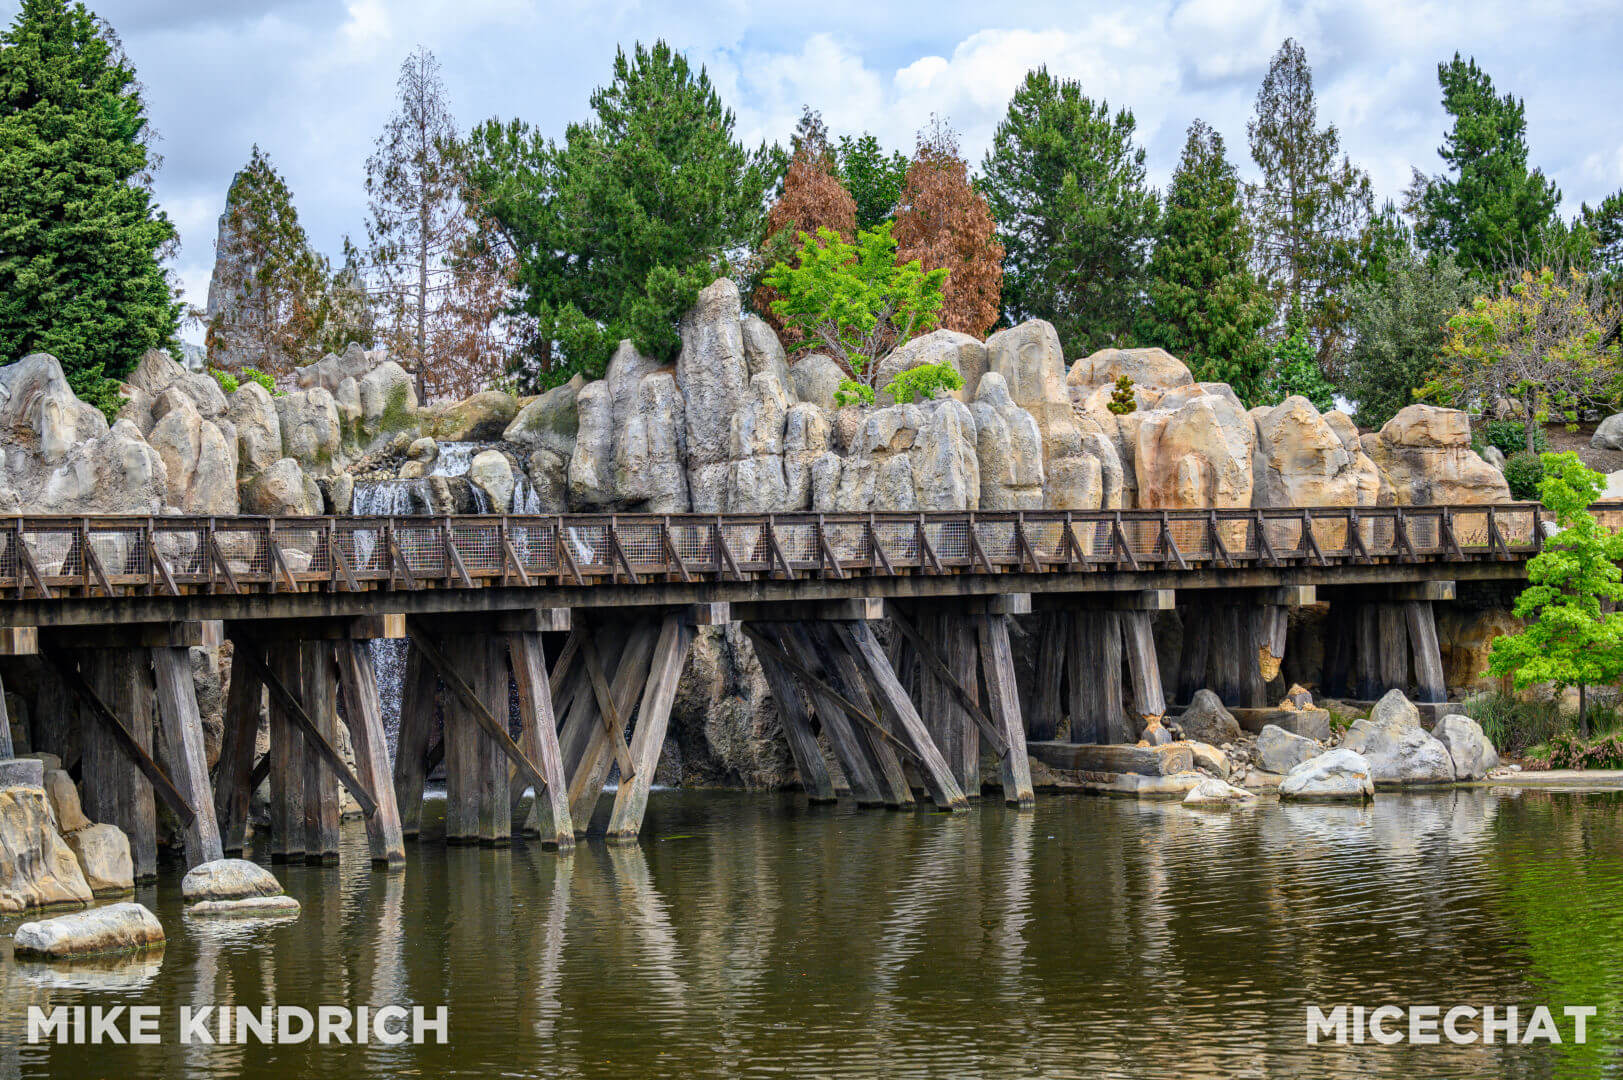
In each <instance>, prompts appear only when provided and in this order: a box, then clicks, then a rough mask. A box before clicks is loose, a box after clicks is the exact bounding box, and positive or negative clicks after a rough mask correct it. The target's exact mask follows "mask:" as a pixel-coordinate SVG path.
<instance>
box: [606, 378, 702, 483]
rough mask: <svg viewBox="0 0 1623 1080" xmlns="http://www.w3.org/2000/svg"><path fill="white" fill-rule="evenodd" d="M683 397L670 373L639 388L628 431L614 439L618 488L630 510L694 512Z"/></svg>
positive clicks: (643, 382) (627, 419) (614, 474)
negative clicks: (687, 466)
mask: <svg viewBox="0 0 1623 1080" xmlns="http://www.w3.org/2000/svg"><path fill="white" fill-rule="evenodd" d="M684 414H685V407H684V403H683V401H682V393H681V391H680V390H678V389H677V386H676V379H675V377H674V376H673V375H672V374H671V373H670V371H669V370H664V369H662V370H660V371H656V372H653V373H651V374H648V375H645V376H643V378H642V379H641V380H640V381H639V382H638V383H637V391H636V394H635V396H634V398H633V400H632V402H631V403H630V406H629V411H628V413H627V414H626V417H625V423H624V426H623V427H622V428H620V429H619V430H617V432H616V434H615V439H614V468H613V470H612V479H613V487H614V491H615V494H616V497H617V498H618V499H619V501H620V502H621V503H622V504H623V505H626V506H628V507H629V508H633V509H638V510H642V511H645V512H647V513H652V514H680V513H686V512H687V511H688V510H689V509H691V508H693V500H692V496H691V495H690V493H689V491H688V477H689V473H688V471H687V470H686V469H685V468H684V467H683V462H684V459H685V458H686V456H687V446H686V435H685V432H686V420H685V415H684Z"/></svg>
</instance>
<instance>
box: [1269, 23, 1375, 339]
mask: <svg viewBox="0 0 1623 1080" xmlns="http://www.w3.org/2000/svg"><path fill="white" fill-rule="evenodd" d="M1246 134H1247V135H1248V136H1249V138H1250V142H1251V157H1252V160H1254V161H1255V162H1256V163H1257V167H1258V168H1259V169H1260V170H1261V172H1262V180H1261V182H1260V183H1258V184H1254V185H1252V186H1251V187H1250V188H1249V189H1248V190H1247V193H1246V202H1247V209H1248V211H1249V213H1250V216H1251V227H1252V235H1253V239H1254V243H1255V251H1256V259H1257V265H1258V269H1259V271H1260V273H1261V274H1262V276H1263V278H1264V279H1265V280H1266V281H1268V283H1269V285H1270V286H1271V287H1272V288H1273V290H1274V294H1275V303H1276V307H1277V308H1279V309H1280V310H1290V309H1292V308H1293V307H1300V308H1301V310H1302V312H1303V315H1304V317H1305V318H1306V320H1307V331H1308V334H1309V337H1310V338H1311V339H1312V342H1313V344H1314V346H1315V348H1316V350H1317V356H1318V362H1319V364H1320V366H1321V367H1328V366H1331V365H1332V362H1333V359H1334V357H1335V354H1336V353H1337V351H1338V350H1339V349H1340V348H1341V347H1342V344H1343V340H1344V338H1345V336H1346V322H1347V316H1348V308H1347V302H1346V290H1347V287H1348V286H1349V285H1350V284H1352V282H1353V281H1355V280H1357V279H1358V276H1359V272H1360V268H1361V266H1362V264H1363V251H1362V244H1363V241H1364V238H1365V229H1366V226H1367V225H1368V223H1369V221H1370V219H1371V217H1372V216H1373V213H1374V195H1373V193H1372V190H1371V188H1370V182H1369V176H1368V174H1366V173H1365V172H1364V171H1363V170H1362V169H1359V168H1357V167H1355V166H1354V165H1353V164H1352V161H1351V160H1350V159H1349V158H1347V157H1346V156H1345V155H1344V154H1342V153H1341V136H1340V134H1339V133H1338V132H1337V131H1336V128H1335V125H1334V124H1331V125H1329V126H1327V127H1324V128H1322V129H1321V128H1320V127H1319V126H1318V103H1317V101H1316V100H1315V98H1314V95H1313V71H1312V69H1311V68H1309V67H1308V63H1307V53H1306V52H1305V51H1304V50H1303V49H1302V47H1301V46H1300V45H1298V44H1297V43H1296V42H1295V41H1294V40H1292V39H1290V38H1287V39H1286V40H1285V43H1284V44H1283V45H1281V46H1280V48H1279V52H1277V53H1275V54H1274V59H1273V62H1272V63H1271V64H1270V65H1269V67H1268V74H1267V76H1266V77H1264V79H1263V81H1262V87H1261V89H1259V90H1258V91H1257V101H1256V111H1255V114H1254V115H1253V116H1252V118H1251V120H1250V122H1249V123H1248V124H1247V125H1246ZM1338 159H1339V160H1338Z"/></svg>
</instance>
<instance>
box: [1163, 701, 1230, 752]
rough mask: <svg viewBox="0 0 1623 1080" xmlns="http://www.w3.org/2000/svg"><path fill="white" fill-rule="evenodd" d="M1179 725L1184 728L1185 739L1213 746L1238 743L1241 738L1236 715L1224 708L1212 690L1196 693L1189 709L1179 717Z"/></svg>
mask: <svg viewBox="0 0 1623 1080" xmlns="http://www.w3.org/2000/svg"><path fill="white" fill-rule="evenodd" d="M1178 724H1179V726H1181V727H1182V728H1183V734H1184V738H1186V739H1192V740H1195V741H1196V742H1204V743H1211V744H1212V745H1213V746H1221V745H1222V744H1223V743H1231V742H1237V741H1239V738H1240V725H1239V723H1238V721H1236V720H1235V719H1234V714H1233V713H1231V712H1229V711H1228V710H1227V709H1225V708H1223V702H1222V701H1221V700H1220V699H1219V698H1218V696H1217V695H1216V694H1214V693H1212V692H1211V691H1210V690H1197V691H1195V696H1194V697H1193V698H1191V699H1190V702H1189V708H1187V709H1185V710H1184V713H1183V715H1182V716H1180V717H1178Z"/></svg>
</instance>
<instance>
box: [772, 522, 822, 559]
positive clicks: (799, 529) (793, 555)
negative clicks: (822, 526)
mask: <svg viewBox="0 0 1623 1080" xmlns="http://www.w3.org/2000/svg"><path fill="white" fill-rule="evenodd" d="M772 532H773V534H774V535H776V536H777V538H778V546H779V547H781V548H782V549H783V556H784V558H786V559H788V560H789V562H790V563H792V564H793V563H808V562H816V561H817V560H818V558H819V552H818V550H817V523H816V522H814V521H791V522H774V523H773V525H772Z"/></svg>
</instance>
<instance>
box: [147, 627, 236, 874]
mask: <svg viewBox="0 0 1623 1080" xmlns="http://www.w3.org/2000/svg"><path fill="white" fill-rule="evenodd" d="M152 667H153V673H154V675H155V676H156V684H157V699H158V722H159V723H160V724H162V725H163V745H164V749H165V751H166V753H165V757H166V758H167V760H166V761H165V762H164V767H165V771H167V772H168V774H169V776H170V778H171V779H172V780H173V781H174V784H175V787H176V788H178V789H179V790H180V793H181V795H182V796H183V797H184V798H185V799H186V801H187V803H189V804H190V805H191V807H192V809H193V810H194V811H196V814H195V816H194V817H193V818H192V821H191V824H189V825H187V826H186V827H185V829H184V830H183V834H182V835H183V836H184V837H185V849H186V865H187V866H188V867H192V866H197V865H198V864H200V863H205V862H212V861H213V860H215V859H218V858H221V857H222V852H221V849H220V829H219V826H218V825H217V824H216V822H215V818H214V792H213V791H212V790H211V789H210V787H209V772H208V762H207V760H206V758H205V757H204V754H203V719H202V717H201V716H199V715H198V711H197V690H196V687H195V686H194V685H193V683H192V664H191V656H190V650H189V649H186V648H184V647H178V648H177V647H172V646H161V647H157V648H154V649H153V650H152Z"/></svg>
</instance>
